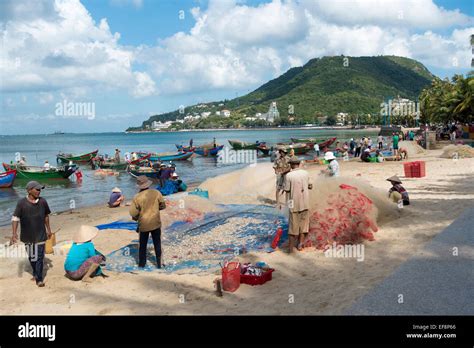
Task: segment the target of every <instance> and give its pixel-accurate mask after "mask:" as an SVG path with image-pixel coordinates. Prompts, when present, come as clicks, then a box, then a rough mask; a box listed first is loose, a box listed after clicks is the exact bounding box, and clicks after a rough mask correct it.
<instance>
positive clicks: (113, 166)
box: [99, 162, 128, 170]
mask: <svg viewBox="0 0 474 348" xmlns="http://www.w3.org/2000/svg"><path fill="white" fill-rule="evenodd" d="M127 167H128V163H127V162H121V163H102V164H100V163H99V168H100V169H114V170H125V169H127Z"/></svg>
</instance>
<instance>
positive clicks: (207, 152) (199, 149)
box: [175, 144, 224, 157]
mask: <svg viewBox="0 0 474 348" xmlns="http://www.w3.org/2000/svg"><path fill="white" fill-rule="evenodd" d="M175 145H176V148H177V149H178V150H179V151H182V152H186V153H188V152H194V153H197V154H198V155H201V156H205V157H207V156H217V154H218V153H219V151H221V150H222V149H223V148H224V145H217V146H215V147H214V146H213V145H211V146H209V145H203V146H193V147H189V146H183V145H178V144H175Z"/></svg>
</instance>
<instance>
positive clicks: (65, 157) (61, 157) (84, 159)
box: [56, 150, 99, 164]
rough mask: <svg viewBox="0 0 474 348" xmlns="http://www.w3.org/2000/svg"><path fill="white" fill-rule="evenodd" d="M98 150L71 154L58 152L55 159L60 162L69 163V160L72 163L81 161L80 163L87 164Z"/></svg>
mask: <svg viewBox="0 0 474 348" xmlns="http://www.w3.org/2000/svg"><path fill="white" fill-rule="evenodd" d="M98 152H99V150H95V151H92V152H89V153H85V154H82V155H73V154H65V153H62V152H60V153H58V154H57V156H56V159H57V161H58V162H62V163H69V162H70V161H72V162H74V163H82V164H87V163H90V162H91V160H92V159H93V158H94V157H96V156H97V153H98Z"/></svg>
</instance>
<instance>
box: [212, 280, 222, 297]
mask: <svg viewBox="0 0 474 348" xmlns="http://www.w3.org/2000/svg"><path fill="white" fill-rule="evenodd" d="M214 287H215V288H216V296H217V297H222V296H223V292H222V279H221V278H216V279H214Z"/></svg>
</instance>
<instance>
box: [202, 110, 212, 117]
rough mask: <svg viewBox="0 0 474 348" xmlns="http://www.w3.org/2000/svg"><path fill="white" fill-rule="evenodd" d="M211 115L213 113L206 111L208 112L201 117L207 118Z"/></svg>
mask: <svg viewBox="0 0 474 348" xmlns="http://www.w3.org/2000/svg"><path fill="white" fill-rule="evenodd" d="M210 115H211V112H210V111H206V112H201V117H202V118H207V117H209V116H210Z"/></svg>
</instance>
